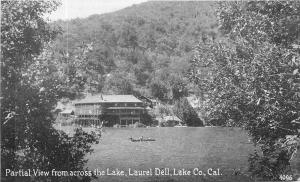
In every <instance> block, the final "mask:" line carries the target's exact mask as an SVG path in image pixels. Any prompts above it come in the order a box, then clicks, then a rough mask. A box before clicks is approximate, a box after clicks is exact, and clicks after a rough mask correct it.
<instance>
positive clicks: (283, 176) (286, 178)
mask: <svg viewBox="0 0 300 182" xmlns="http://www.w3.org/2000/svg"><path fill="white" fill-rule="evenodd" d="M279 179H280V180H282V181H292V180H293V177H292V175H282V174H281V175H280V176H279Z"/></svg>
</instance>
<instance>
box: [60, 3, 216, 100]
mask: <svg viewBox="0 0 300 182" xmlns="http://www.w3.org/2000/svg"><path fill="white" fill-rule="evenodd" d="M214 7H215V4H214V3H213V2H157V1H155V2H146V3H142V4H139V5H133V6H131V7H128V8H125V9H122V10H119V11H116V12H113V13H108V14H102V15H92V16H90V17H88V18H85V19H73V20H70V21H57V22H55V24H56V25H59V26H61V27H62V29H63V34H62V35H60V36H59V37H58V39H57V41H56V43H55V49H57V52H59V55H58V56H59V57H64V58H65V60H66V61H64V63H63V64H64V68H65V69H64V70H65V73H66V74H67V75H69V77H70V78H69V80H73V82H74V83H73V84H78V81H79V80H80V84H79V86H76V87H73V88H74V89H76V91H75V90H73V91H74V92H83V91H89V92H103V93H114V94H136V95H139V94H143V95H147V96H150V97H155V98H159V99H161V100H173V99H178V98H180V97H181V96H184V95H187V93H188V90H189V86H188V81H187V80H186V78H185V77H184V75H185V72H186V71H187V70H188V68H189V61H190V60H191V57H192V54H193V47H194V46H195V45H197V43H198V42H199V41H205V39H207V37H212V38H213V39H217V38H218V32H217V23H216V17H215V12H214ZM82 47H88V48H89V49H88V50H89V51H88V53H86V52H84V53H86V55H84V56H83V55H82V54H83V52H82V51H81V52H80V51H79V50H80V49H81V48H82ZM75 59H80V60H79V61H81V65H84V66H83V67H82V68H83V69H81V70H80V69H78V66H76V65H75V64H76V61H74V60H75ZM74 75H75V77H76V78H78V79H74Z"/></svg>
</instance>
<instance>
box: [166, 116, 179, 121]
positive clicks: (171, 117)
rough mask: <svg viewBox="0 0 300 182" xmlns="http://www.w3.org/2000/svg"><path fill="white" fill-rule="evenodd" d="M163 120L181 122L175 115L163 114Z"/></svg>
mask: <svg viewBox="0 0 300 182" xmlns="http://www.w3.org/2000/svg"><path fill="white" fill-rule="evenodd" d="M163 120H165V121H179V122H181V119H179V118H178V117H177V116H164V117H163Z"/></svg>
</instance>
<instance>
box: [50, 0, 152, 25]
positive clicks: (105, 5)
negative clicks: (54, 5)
mask: <svg viewBox="0 0 300 182" xmlns="http://www.w3.org/2000/svg"><path fill="white" fill-rule="evenodd" d="M60 1H61V2H62V5H60V7H59V8H58V9H57V10H56V11H55V12H52V13H51V14H50V15H49V16H48V18H49V19H50V20H52V21H55V20H58V19H62V20H69V19H73V18H86V17H88V16H90V15H93V14H103V13H109V12H113V11H117V10H120V9H123V8H125V7H128V6H132V5H133V4H139V3H142V2H146V1H147V0H60Z"/></svg>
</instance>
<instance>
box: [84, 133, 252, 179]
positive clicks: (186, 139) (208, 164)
mask: <svg viewBox="0 0 300 182" xmlns="http://www.w3.org/2000/svg"><path fill="white" fill-rule="evenodd" d="M141 136H143V137H144V138H148V137H149V138H154V139H155V140H156V141H153V142H131V141H130V140H129V138H130V137H133V138H139V137H141ZM253 150H254V147H253V145H252V144H251V143H249V141H248V136H247V134H246V133H245V131H243V130H241V129H239V128H219V127H199V128H193V127H187V128H105V129H104V131H103V133H102V139H101V141H100V143H99V144H97V145H95V146H94V153H92V154H91V155H89V156H88V159H89V162H88V164H87V167H88V168H89V169H91V170H94V169H98V170H99V171H102V170H104V171H105V172H106V173H107V169H109V171H110V172H112V170H115V169H118V170H123V171H124V172H125V173H126V174H128V170H129V168H131V172H132V170H134V169H136V170H149V169H151V170H152V171H151V172H152V173H153V175H151V176H138V177H132V176H128V175H127V176H121V177H120V176H108V175H107V174H106V175H101V176H98V179H95V180H94V181H99V182H100V181H168V182H170V181H207V182H208V181H251V180H250V179H249V178H247V177H246V176H245V175H244V172H246V171H247V165H248V164H247V159H248V155H249V153H251V152H253ZM155 168H160V169H163V168H169V169H170V170H171V173H173V169H174V168H175V170H176V171H177V170H179V169H185V170H186V171H189V170H190V171H191V172H193V170H194V169H195V168H198V169H199V170H202V171H203V173H206V174H207V173H208V172H207V170H208V169H209V168H212V170H210V171H209V174H212V171H218V169H219V174H220V173H221V174H222V175H215V176H212V175H209V174H207V175H206V176H203V175H202V176H196V175H185V176H174V175H172V176H171V175H167V176H163V175H154V171H155ZM235 171H240V172H241V173H242V175H239V174H240V173H238V175H236V173H235ZM234 173H235V174H234Z"/></svg>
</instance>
